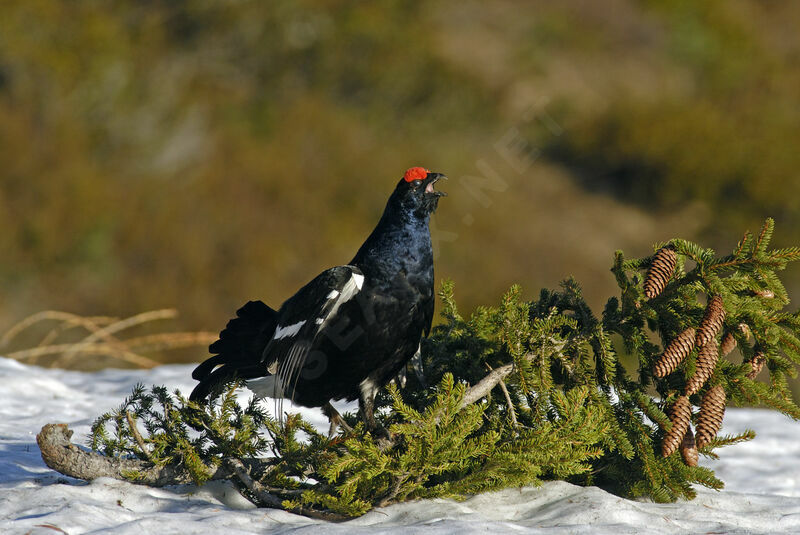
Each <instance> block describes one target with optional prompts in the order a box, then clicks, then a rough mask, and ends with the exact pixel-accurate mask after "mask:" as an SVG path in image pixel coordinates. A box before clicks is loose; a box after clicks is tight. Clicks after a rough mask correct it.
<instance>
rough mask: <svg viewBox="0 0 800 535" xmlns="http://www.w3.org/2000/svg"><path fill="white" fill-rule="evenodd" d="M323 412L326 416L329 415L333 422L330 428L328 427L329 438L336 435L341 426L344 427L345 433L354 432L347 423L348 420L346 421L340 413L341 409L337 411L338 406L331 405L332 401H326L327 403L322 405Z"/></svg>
mask: <svg viewBox="0 0 800 535" xmlns="http://www.w3.org/2000/svg"><path fill="white" fill-rule="evenodd" d="M322 412H323V413H324V414H325V416H327V417H328V420H329V421H330V423H331V426H330V429H328V438H329V439H330V438H333V437H335V436H336V431H337V429H338V428H340V427H341V428H342V429H344V431H345V433H352V432H353V428H352V427H350V426H349V425H348V424H347V422H345V421H344V418H342V415H341V414H339V411H337V410H336V408H335V407H334V406H333V405H331V403H330V402H328V403H326V404H325V405H323V406H322Z"/></svg>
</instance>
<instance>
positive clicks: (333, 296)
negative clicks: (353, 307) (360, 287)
mask: <svg viewBox="0 0 800 535" xmlns="http://www.w3.org/2000/svg"><path fill="white" fill-rule="evenodd" d="M337 297H339V290H331V293H329V294H328V299H336V298H337Z"/></svg>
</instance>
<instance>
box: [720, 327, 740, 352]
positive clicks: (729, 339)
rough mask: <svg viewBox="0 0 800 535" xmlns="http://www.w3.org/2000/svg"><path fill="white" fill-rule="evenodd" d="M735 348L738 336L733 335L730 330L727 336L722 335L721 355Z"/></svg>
mask: <svg viewBox="0 0 800 535" xmlns="http://www.w3.org/2000/svg"><path fill="white" fill-rule="evenodd" d="M734 349H736V338H734V337H733V334H732V333H731V332H730V331H729V332H726V333H725V336H723V337H722V343H721V344H720V345H719V356H720V357H724V356H725V355H727V354H728V353H730V352H731V351H733V350H734Z"/></svg>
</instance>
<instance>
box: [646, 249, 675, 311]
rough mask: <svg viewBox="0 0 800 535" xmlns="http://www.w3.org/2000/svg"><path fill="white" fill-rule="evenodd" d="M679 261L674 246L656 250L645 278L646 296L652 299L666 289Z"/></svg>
mask: <svg viewBox="0 0 800 535" xmlns="http://www.w3.org/2000/svg"><path fill="white" fill-rule="evenodd" d="M677 263H678V255H677V254H676V253H675V249H673V248H672V247H670V246H667V247H662V248H661V249H659V250H658V251H656V254H655V256H654V257H653V261H652V262H651V263H650V269H648V270H647V276H646V277H645V279H644V296H645V297H646V298H648V299H652V298H654V297H655V296H657V295H658V294H660V293H661V292H662V291H663V290H664V287H665V286H666V285H667V283H668V282H669V279H671V278H672V273H673V272H674V271H675V265H676V264H677Z"/></svg>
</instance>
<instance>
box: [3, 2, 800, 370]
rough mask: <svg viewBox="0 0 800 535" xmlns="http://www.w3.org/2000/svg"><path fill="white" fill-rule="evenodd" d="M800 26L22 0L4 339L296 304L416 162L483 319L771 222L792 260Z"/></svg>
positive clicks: (664, 17)
mask: <svg viewBox="0 0 800 535" xmlns="http://www.w3.org/2000/svg"><path fill="white" fill-rule="evenodd" d="M798 24H800V4H797V3H792V2H780V3H779V2H757V1H755V0H730V1H723V0H709V1H707V2H702V3H696V2H690V1H688V0H660V1H656V0H647V1H644V0H643V1H633V0H603V1H599V2H585V1H582V0H565V1H563V2H558V3H552V2H546V1H544V0H538V1H531V2H522V1H520V0H513V1H512V0H508V1H505V0H501V1H495V2H491V3H488V2H477V1H474V0H467V1H461V2H455V1H447V0H445V1H440V2H433V1H422V0H417V1H406V2H399V1H388V2H380V3H363V2H346V1H342V0H301V1H294V2H290V1H288V0H276V1H274V2H257V1H254V0H239V1H233V0H231V1H227V2H219V1H211V0H170V1H166V0H136V1H134V0H107V1H103V2H100V1H97V0H86V1H83V2H69V1H66V0H7V1H6V2H4V3H3V17H0V227H2V231H0V250H2V251H3V253H4V254H3V261H2V263H0V297H2V303H3V305H4V306H3V307H2V308H1V309H0V331H5V330H6V329H7V328H8V327H10V326H11V325H13V324H14V323H16V322H17V321H18V320H19V319H20V318H23V317H26V316H28V315H30V314H33V313H36V312H38V311H41V310H47V309H59V310H68V311H70V312H74V313H76V314H80V315H84V316H91V315H98V314H99V315H108V316H118V317H125V316H131V315H133V314H135V313H138V312H140V311H142V310H150V309H154V308H172V307H175V308H177V309H179V310H180V311H181V325H180V327H179V328H180V329H182V330H187V331H207V330H208V331H213V330H216V329H218V328H220V327H222V326H223V325H224V323H225V321H226V320H227V318H228V317H229V315H230V314H231V313H232V311H234V310H235V309H236V308H237V307H238V306H239V305H241V304H242V303H243V302H245V301H246V300H248V299H251V298H260V299H263V300H265V301H266V302H268V303H270V304H272V305H273V306H277V305H278V304H280V302H281V301H282V300H283V299H285V298H286V297H288V296H289V295H291V294H292V293H293V292H294V291H295V289H296V288H297V287H299V286H300V285H301V284H303V283H304V282H306V281H307V280H309V279H310V278H311V277H313V276H314V275H316V274H317V273H318V272H319V271H321V270H322V269H324V268H326V267H329V266H331V265H335V264H341V263H344V262H346V261H348V260H349V259H350V258H351V257H352V255H353V254H354V253H355V251H356V249H357V247H358V246H359V245H360V243H361V242H362V241H363V239H364V238H365V237H366V235H367V233H368V232H369V231H370V230H371V228H372V226H373V225H374V223H375V221H376V220H377V218H378V217H379V215H380V213H381V211H382V209H383V205H384V203H385V199H386V198H387V197H388V194H389V192H390V191H391V189H392V187H393V186H394V183H395V181H396V180H397V178H398V177H399V176H400V175H401V173H402V172H403V171H404V170H405V169H406V168H407V167H410V166H412V165H424V166H426V167H428V168H431V169H434V170H437V171H441V172H445V173H447V174H448V175H449V176H450V177H451V180H450V182H449V183H448V184H446V185H445V187H444V189H445V190H446V191H448V192H449V193H450V197H448V198H447V199H445V202H443V203H442V204H441V208H440V211H439V214H438V215H437V218H436V220H435V228H434V236H435V239H436V241H437V245H438V247H437V248H438V252H439V253H440V254H439V256H438V258H437V274H438V275H439V276H440V277H444V276H446V277H448V278H452V279H454V280H455V281H456V282H457V283H458V284H459V288H460V294H461V302H462V306H464V307H465V308H467V309H470V308H472V307H473V306H474V305H476V304H478V303H485V302H494V301H495V300H496V298H497V296H498V295H500V294H501V293H502V291H503V290H505V289H506V288H507V287H508V286H509V285H510V284H512V283H513V282H520V283H522V284H524V285H525V286H526V287H533V288H535V287H542V286H544V287H553V286H555V285H556V284H557V283H558V281H560V280H561V279H563V278H564V277H565V276H568V275H574V276H575V277H576V278H577V279H578V280H580V281H581V282H582V284H583V286H584V287H585V288H587V290H586V296H587V299H588V300H589V302H590V303H591V304H592V305H597V304H599V303H600V302H601V301H600V300H601V299H602V297H603V296H605V295H608V294H609V293H610V292H611V291H613V289H614V288H615V285H614V281H613V277H611V275H610V274H609V273H608V268H607V265H608V261H609V257H608V252H609V251H612V250H615V249H621V248H622V249H626V250H628V251H630V252H631V253H632V254H634V255H644V254H648V251H650V250H651V248H650V247H651V244H652V243H654V242H657V241H660V240H663V239H665V237H667V236H673V235H680V236H683V237H685V238H688V239H700V238H702V239H704V240H706V242H709V240H710V243H711V244H712V245H716V244H718V243H728V242H730V240H731V238H732V237H733V236H736V235H737V233H738V229H739V228H742V227H748V226H749V227H753V226H755V225H756V224H757V223H758V222H759V221H761V220H763V218H764V217H765V216H768V215H771V216H773V217H775V218H776V220H777V221H778V223H779V224H780V226H781V228H782V229H783V231H784V232H783V233H782V237H783V239H784V240H785V243H789V242H796V241H797V240H798V238H800V218H799V216H798V206H797V204H798V203H800V195H798V193H799V192H798V191H797V190H798V189H800V180H798V171H797V169H798V165H797V164H798V159H800V156H799V155H798V151H797V150H796V147H797V146H798V144H800V128H799V127H798V125H800V121H798V114H800V108H798V107H797V105H796V103H797V102H798V97H799V96H800V95H798V92H800V79H799V78H800V68H798V67H800V66H799V65H798V62H800V38H798V35H797V31H796V28H797V27H798ZM476 176H478V177H479V176H485V177H488V179H483V180H484V181H483V182H481V181H480V180H479V179H475V178H474V177H476ZM470 177H473V178H470ZM476 180H477V182H476ZM475 184H478V185H479V186H480V185H481V184H483V188H482V189H481V188H480V187H478V188H477V189H476V187H475ZM715 240H716V241H715ZM778 245H781V244H780V243H779V244H778ZM787 275H788V277H787V286H788V287H789V290H790V293H793V292H796V291H800V279H798V273H796V272H790V273H788V274H787ZM146 334H147V333H143V335H146ZM175 355H176V354H175V353H170V354H169V355H168V356H166V357H165V358H169V359H189V360H197V359H198V358H200V357H201V356H202V355H198V354H197V351H196V350H193V351H192V352H187V353H186V354H184V355H181V356H177V357H176V356H175Z"/></svg>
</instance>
